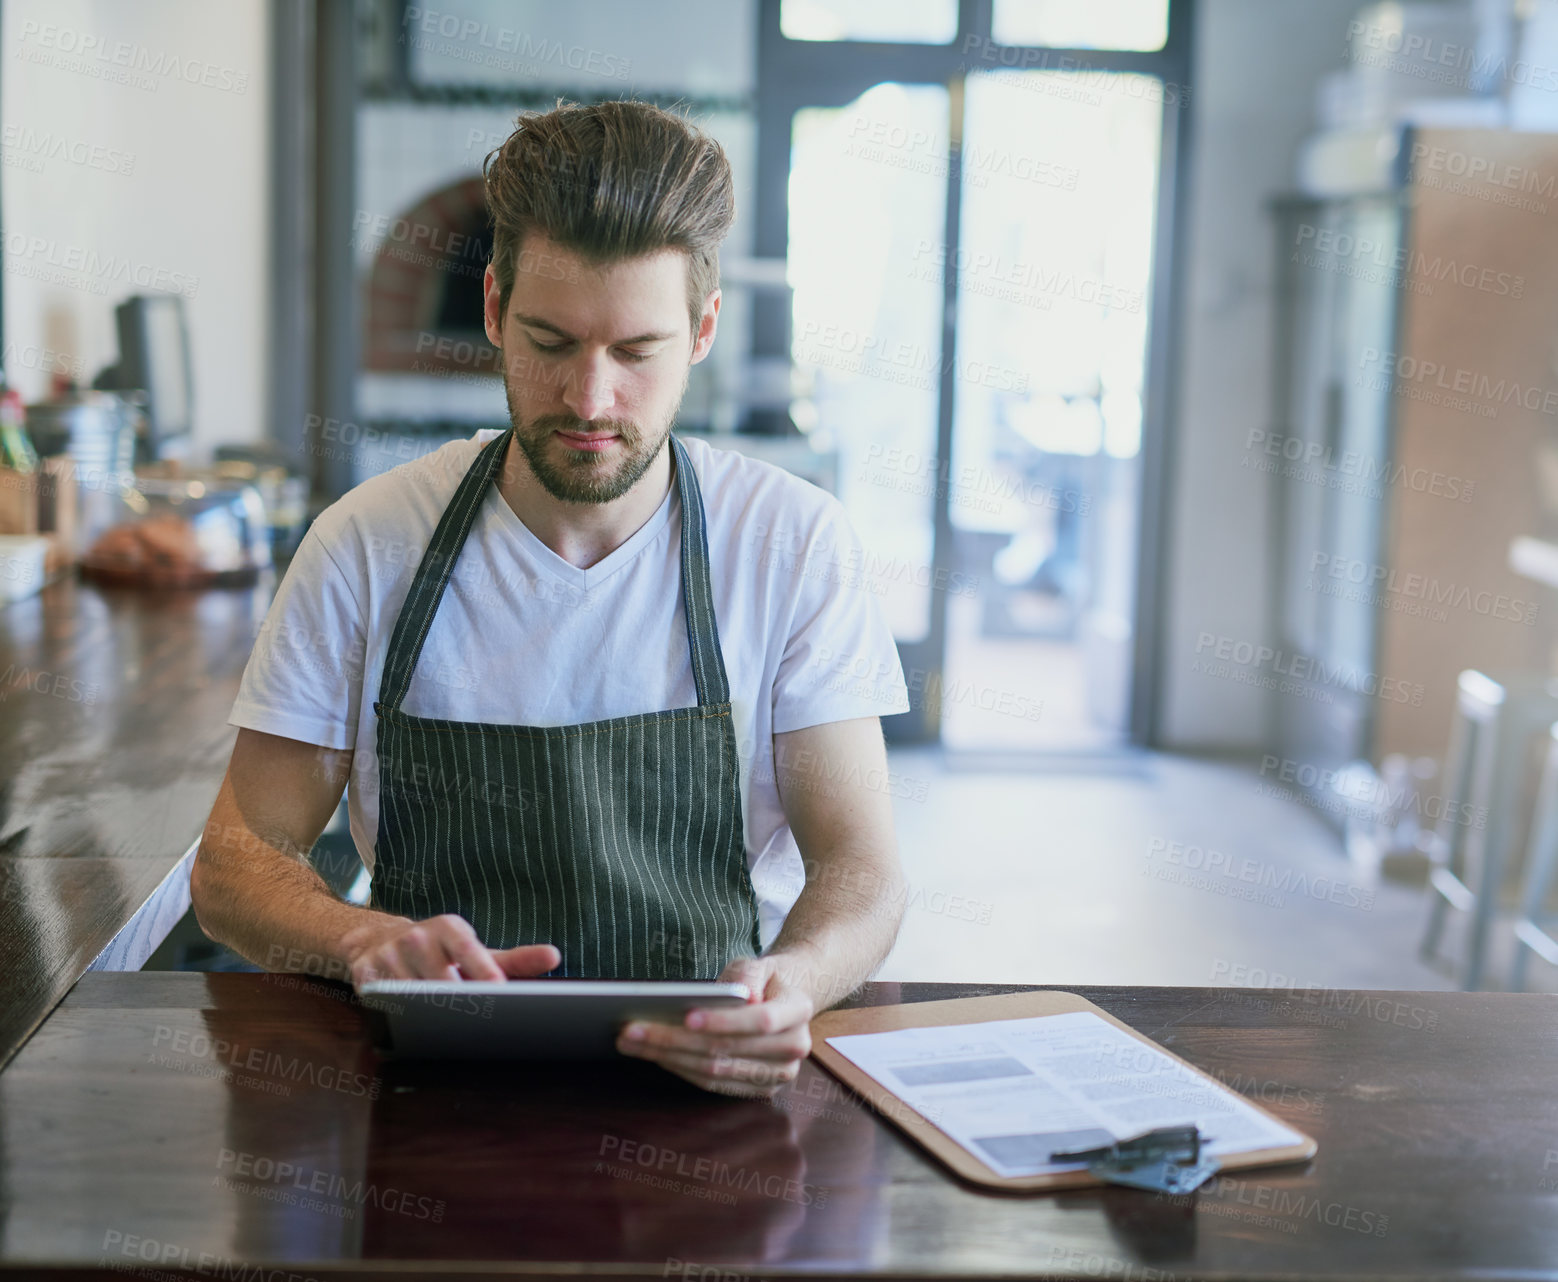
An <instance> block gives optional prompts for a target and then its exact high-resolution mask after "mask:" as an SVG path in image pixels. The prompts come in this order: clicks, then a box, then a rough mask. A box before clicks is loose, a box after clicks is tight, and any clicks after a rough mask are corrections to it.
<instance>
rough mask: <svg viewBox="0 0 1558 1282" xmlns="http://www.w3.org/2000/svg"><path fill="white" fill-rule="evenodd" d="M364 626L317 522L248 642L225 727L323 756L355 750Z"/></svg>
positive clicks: (364, 646) (362, 663)
mask: <svg viewBox="0 0 1558 1282" xmlns="http://www.w3.org/2000/svg"><path fill="white" fill-rule="evenodd" d="M366 653H367V627H366V622H365V618H364V615H363V612H362V609H361V608H360V606H359V604H358V600H357V596H356V594H355V592H354V591H353V587H352V584H351V582H350V581H349V580H348V578H347V576H346V574H345V573H343V572H342V570H341V568H340V566H339V565H338V564H337V563H336V560H335V558H334V556H332V555H331V552H330V549H329V547H328V546H326V543H325V539H324V537H322V536H321V534H320V524H319V522H318V521H316V522H315V523H314V524H313V525H312V526H310V527H309V530H308V532H307V533H306V534H305V535H304V536H303V539H302V541H301V542H300V543H299V544H298V550H297V553H296V555H294V556H293V558H292V562H291V564H290V565H289V566H288V567H287V571H286V574H285V576H284V577H283V578H282V581H281V586H280V587H279V588H277V590H276V597H275V599H274V600H273V601H272V602H271V607H270V611H269V612H268V613H267V614H266V616H265V622H264V623H263V624H262V625H261V627H260V633H259V636H258V637H256V638H255V643H254V650H253V652H252V653H251V654H250V655H249V663H248V666H247V667H245V668H244V672H243V680H242V682H241V683H240V684H239V687H238V699H237V701H236V702H235V703H234V704H233V711H232V715H231V716H229V717H228V719H227V720H228V724H229V725H235V726H242V727H245V728H247V729H250V730H260V731H263V732H264V733H266V734H274V735H281V736H283V737H284V738H288V739H298V740H301V741H302V742H304V743H312V744H318V745H319V746H320V747H323V748H351V747H354V746H355V744H356V742H357V718H358V713H359V710H360V708H361V705H362V683H363V665H364V659H365V655H366Z"/></svg>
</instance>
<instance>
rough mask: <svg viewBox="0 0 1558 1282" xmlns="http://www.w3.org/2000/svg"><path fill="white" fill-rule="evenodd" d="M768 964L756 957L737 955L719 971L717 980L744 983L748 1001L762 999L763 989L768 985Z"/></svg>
mask: <svg viewBox="0 0 1558 1282" xmlns="http://www.w3.org/2000/svg"><path fill="white" fill-rule="evenodd" d="M768 975H769V966H768V965H767V964H766V963H765V962H763V961H762V960H761V959H760V958H757V957H737V958H736V959H735V961H733V962H731V963H730V964H729V965H727V966H726V967H725V969H724V970H722V971H720V974H719V982H720V983H722V984H745V985H746V986H747V989H748V994H749V995H748V997H747V1001H748V1002H760V1001H762V1000H763V996H764V989H766V988H767V986H768Z"/></svg>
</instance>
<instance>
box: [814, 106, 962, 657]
mask: <svg viewBox="0 0 1558 1282" xmlns="http://www.w3.org/2000/svg"><path fill="white" fill-rule="evenodd" d="M947 108H948V98H947V91H946V89H945V88H943V87H942V86H941V85H899V84H881V85H877V86H875V87H874V88H872V89H869V90H867V91H866V93H865V94H863V95H862V96H861V97H860V98H858V99H856V100H855V101H854V102H853V103H851V104H850V105H849V106H847V107H836V108H835V107H808V108H806V109H804V110H802V111H799V112H797V113H796V114H795V118H794V123H793V125H792V130H791V135H790V136H791V153H790V193H789V195H790V245H789V278H790V284H791V286H792V287H793V289H794V291H795V304H794V321H793V325H794V327H793V330H792V336H791V337H792V341H791V360H792V361H793V363H794V365H795V367H796V371H797V378H798V380H799V381H800V383H801V385H802V387H803V388H804V389H805V395H804V397H803V399H804V400H805V401H807V402H809V404H810V408H809V409H808V410H804V411H803V410H799V409H797V408H794V407H792V410H791V412H792V414H800V415H802V416H810V417H812V418H813V419H814V425H813V426H812V428H811V432H812V436H813V437H814V438H816V439H819V440H820V441H821V442H822V444H823V445H824V446H826V447H827V448H831V449H835V450H836V451H837V456H838V497H839V499H840V501H842V502H843V504H844V507H845V509H846V510H847V511H848V512H849V515H850V518H851V520H852V521H853V523H854V525H855V528H856V530H857V531H858V532H859V534H860V537H861V540H862V542H863V543H864V545H865V548H864V552H865V557H864V560H863V562H862V563H861V564H860V565H858V566H856V565H852V564H847V565H845V566H844V567H843V568H842V569H841V571H840V572H841V573H845V574H848V575H850V576H851V577H853V578H857V579H860V580H863V581H864V582H865V584H866V587H867V590H868V591H870V592H872V593H873V594H875V595H876V596H877V598H878V599H879V600H880V601H881V604H882V610H883V613H884V614H885V615H886V617H887V621H888V623H889V624H890V625H891V626H892V629H893V635H894V636H895V637H897V639H898V640H900V641H905V642H916V641H920V640H923V639H924V638H925V636H926V635H927V634H928V633H929V631H930V619H931V595H930V593H931V585H932V582H933V579H932V565H931V561H932V556H931V552H932V547H933V544H934V534H935V526H934V514H933V509H934V503H935V486H934V482H933V481H932V480H930V479H928V478H929V477H930V476H932V475H933V474H934V470H935V457H936V413H937V405H938V401H939V397H940V392H941V383H940V365H941V315H942V285H941V280H940V277H939V275H938V273H936V272H935V271H932V270H930V267H931V265H932V263H933V262H934V255H933V254H932V252H931V251H932V249H933V247H934V246H937V245H940V244H941V243H942V241H943V239H944V237H945V234H946V222H947V220H946V208H947V153H948V139H947ZM797 421H800V420H799V418H798V419H797Z"/></svg>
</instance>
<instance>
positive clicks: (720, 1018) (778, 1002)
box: [688, 993, 812, 1035]
mask: <svg viewBox="0 0 1558 1282" xmlns="http://www.w3.org/2000/svg"><path fill="white" fill-rule="evenodd" d="M694 1016H696V1017H697V1018H696V1019H695V1018H694ZM811 1016H812V1009H811V1002H810V1001H809V1000H808V999H807V998H806V997H805V996H803V995H802V994H800V993H781V994H780V995H779V996H777V997H775V998H774V999H773V1000H772V1001H766V1002H751V1003H749V1004H748V1005H746V1006H736V1007H726V1008H724V1009H719V1008H716V1007H703V1008H700V1009H698V1010H695V1011H689V1012H688V1026H689V1027H690V1028H693V1029H696V1030H697V1031H698V1032H704V1033H737V1034H748V1035H750V1034H755V1033H776V1032H778V1031H779V1030H781V1029H784V1028H790V1027H793V1026H794V1025H796V1024H807V1023H810V1022H811Z"/></svg>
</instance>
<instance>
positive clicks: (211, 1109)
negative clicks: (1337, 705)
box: [0, 973, 1558, 1282]
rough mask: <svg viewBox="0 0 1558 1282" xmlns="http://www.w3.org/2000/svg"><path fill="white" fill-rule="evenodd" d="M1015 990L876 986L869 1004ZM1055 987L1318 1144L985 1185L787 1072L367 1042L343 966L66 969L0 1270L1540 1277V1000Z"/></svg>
mask: <svg viewBox="0 0 1558 1282" xmlns="http://www.w3.org/2000/svg"><path fill="white" fill-rule="evenodd" d="M1009 991H1017V989H1016V988H1015V987H1014V986H996V985H991V986H975V985H945V984H903V985H899V984H878V985H872V986H870V987H869V988H868V990H867V991H866V992H865V993H864V994H863V999H864V1000H865V1001H868V1002H872V1003H892V1002H900V1001H923V1000H935V999H943V998H949V997H959V996H967V995H978V994H984V993H994V992H1009ZM1076 991H1079V992H1080V993H1082V994H1083V995H1084V996H1086V997H1087V998H1088V999H1089V1000H1091V1001H1093V1002H1095V1003H1097V1004H1098V1005H1099V1006H1100V1007H1102V1008H1103V1009H1104V1010H1107V1011H1109V1012H1110V1013H1111V1014H1113V1015H1114V1016H1116V1017H1117V1018H1119V1019H1121V1020H1123V1021H1124V1022H1125V1023H1127V1024H1128V1025H1130V1026H1131V1027H1132V1028H1134V1029H1136V1030H1138V1031H1139V1032H1142V1033H1144V1034H1146V1035H1147V1036H1150V1037H1152V1038H1154V1039H1155V1040H1157V1041H1158V1042H1160V1043H1162V1044H1163V1045H1164V1046H1166V1047H1168V1048H1170V1049H1171V1050H1173V1051H1174V1053H1176V1054H1178V1055H1180V1056H1183V1057H1184V1058H1185V1059H1186V1060H1188V1061H1189V1062H1190V1063H1192V1064H1194V1065H1196V1066H1197V1067H1199V1068H1201V1069H1202V1070H1204V1071H1206V1072H1208V1073H1210V1074H1212V1075H1213V1076H1214V1077H1216V1078H1217V1079H1218V1080H1219V1081H1222V1082H1224V1083H1226V1084H1227V1085H1229V1086H1230V1087H1231V1088H1233V1089H1235V1090H1237V1091H1239V1092H1240V1093H1241V1094H1244V1095H1246V1096H1247V1097H1249V1098H1250V1099H1252V1100H1256V1101H1258V1102H1259V1103H1260V1104H1261V1105H1262V1106H1263V1107H1265V1108H1267V1109H1268V1110H1270V1111H1271V1112H1272V1113H1274V1114H1275V1115H1277V1116H1278V1117H1281V1118H1283V1119H1284V1120H1286V1121H1289V1122H1291V1123H1292V1124H1293V1125H1294V1126H1296V1127H1298V1128H1299V1129H1301V1130H1303V1131H1305V1132H1307V1133H1309V1134H1311V1135H1313V1136H1314V1137H1315V1138H1316V1139H1317V1140H1318V1141H1319V1145H1320V1148H1319V1153H1318V1155H1317V1156H1316V1157H1315V1158H1314V1159H1313V1160H1312V1161H1310V1162H1308V1163H1307V1164H1302V1165H1297V1166H1290V1167H1278V1168H1271V1169H1269V1170H1251V1171H1246V1172H1236V1173H1232V1174H1230V1175H1228V1176H1223V1177H1218V1178H1217V1179H1215V1180H1214V1181H1213V1182H1212V1183H1210V1184H1208V1185H1207V1186H1205V1187H1204V1188H1203V1189H1202V1190H1201V1191H1200V1192H1199V1193H1198V1194H1196V1195H1194V1196H1191V1197H1184V1198H1167V1197H1160V1196H1157V1195H1154V1194H1150V1193H1142V1192H1138V1191H1135V1190H1129V1189H1089V1190H1076V1191H1070V1192H1062V1193H1051V1194H1025V1195H1013V1194H1001V1193H994V1192H990V1191H986V1190H982V1189H979V1188H977V1187H975V1186H973V1185H970V1184H965V1183H962V1182H960V1181H958V1180H957V1179H956V1178H954V1177H952V1176H951V1175H949V1174H948V1173H947V1171H946V1170H945V1168H944V1167H943V1166H942V1165H941V1164H940V1163H939V1162H937V1161H936V1160H935V1159H933V1158H932V1157H930V1156H929V1155H927V1154H925V1153H924V1152H922V1151H921V1150H919V1149H918V1148H917V1147H916V1146H915V1145H913V1144H912V1143H910V1142H909V1141H907V1140H906V1139H904V1138H903V1137H902V1136H901V1135H900V1134H899V1133H898V1132H897V1131H896V1130H895V1129H894V1128H893V1127H891V1126H890V1125H888V1124H887V1123H885V1122H884V1121H882V1120H881V1119H879V1118H877V1117H876V1116H875V1115H874V1114H872V1113H871V1112H870V1111H869V1110H868V1109H867V1108H866V1107H864V1106H863V1105H862V1104H861V1103H860V1102H859V1101H858V1100H857V1099H856V1097H855V1096H854V1095H853V1094H852V1093H851V1092H849V1091H848V1089H847V1088H845V1087H844V1086H843V1085H842V1084H841V1083H839V1082H837V1081H835V1080H834V1079H833V1078H831V1077H830V1076H828V1075H827V1074H826V1073H824V1072H822V1071H821V1070H820V1069H818V1068H817V1067H816V1066H815V1065H811V1064H808V1065H807V1066H806V1067H805V1069H804V1070H803V1073H802V1076H801V1077H800V1079H799V1080H798V1081H797V1082H796V1083H795V1084H794V1085H793V1087H792V1088H790V1089H789V1090H787V1091H786V1092H785V1093H784V1094H783V1095H781V1096H780V1097H779V1098H778V1099H777V1100H775V1101H774V1102H771V1103H765V1102H750V1101H740V1100H733V1099H725V1098H719V1097H714V1096H710V1095H706V1094H703V1093H701V1092H699V1091H697V1090H695V1089H693V1088H692V1087H689V1086H686V1085H685V1084H683V1083H681V1082H680V1081H679V1080H678V1079H675V1078H673V1077H671V1076H669V1075H668V1074H665V1073H664V1072H662V1071H660V1070H659V1069H656V1068H655V1067H654V1066H652V1065H648V1064H644V1063H640V1062H630V1061H613V1062H601V1063H593V1064H584V1065H572V1066H570V1065H566V1064H555V1063H554V1064H535V1063H509V1064H486V1065H463V1064H451V1063H439V1064H411V1063H389V1062H381V1061H379V1060H378V1059H377V1057H376V1055H375V1053H374V1052H373V1050H372V1048H371V1045H370V1041H369V1027H368V1024H367V1022H366V1018H365V1013H364V1012H363V1011H362V1010H361V1009H360V1008H359V1007H358V1006H357V1005H356V1004H355V1002H354V1001H353V1000H352V998H351V994H350V992H349V991H348V990H346V989H344V988H342V987H339V986H332V985H328V984H325V983H322V982H319V981H313V980H307V979H300V978H293V977H280V976H262V975H230V974H212V975H199V974H171V973H170V974H99V973H93V974H90V975H87V976H86V977H84V978H83V979H82V980H81V982H80V983H79V984H78V985H77V986H76V988H75V989H74V990H73V991H72V992H71V994H70V995H69V997H68V998H67V999H66V1000H65V1001H64V1002H63V1003H62V1004H61V1005H60V1007H59V1008H58V1010H57V1011H56V1012H55V1013H54V1014H53V1015H52V1016H51V1017H50V1018H49V1019H48V1021H47V1022H46V1023H45V1024H44V1026H43V1028H42V1029H40V1031H39V1032H38V1034H37V1035H36V1036H35V1037H34V1038H33V1039H32V1040H31V1041H30V1042H29V1043H28V1045H27V1046H26V1047H24V1048H23V1050H22V1052H21V1053H20V1054H19V1055H18V1056H17V1058H16V1059H15V1060H14V1061H13V1063H12V1064H11V1066H10V1067H9V1068H8V1069H7V1070H6V1071H5V1072H4V1073H0V1126H3V1144H0V1197H3V1198H4V1203H5V1206H4V1216H3V1221H0V1222H3V1223H4V1225H5V1233H4V1239H3V1243H0V1266H3V1267H4V1268H5V1269H9V1270H14V1271H21V1272H25V1271H27V1270H28V1269H29V1268H32V1267H35V1266H48V1267H49V1268H50V1270H51V1271H50V1273H49V1276H52V1277H69V1276H82V1277H85V1276H91V1275H92V1273H93V1271H96V1272H98V1273H99V1274H100V1275H102V1276H107V1275H108V1274H109V1273H110V1272H119V1273H121V1274H122V1273H123V1272H124V1271H125V1270H127V1269H131V1270H133V1269H140V1270H145V1272H144V1273H142V1274H140V1276H146V1277H160V1276H186V1277H213V1276H244V1277H249V1276H257V1277H278V1278H279V1277H285V1276H288V1275H295V1276H297V1277H300V1278H301V1277H308V1276H313V1277H319V1278H324V1277H327V1276H328V1277H345V1276H350V1277H386V1278H387V1277H400V1278H405V1277H411V1276H434V1275H458V1276H474V1277H499V1276H525V1277H558V1278H562V1277H572V1278H577V1277H580V1276H602V1277H613V1278H649V1277H657V1278H661V1277H683V1278H689V1279H691V1278H698V1279H707V1280H718V1282H725V1280H727V1279H758V1278H773V1277H789V1276H806V1277H839V1276H870V1277H884V1278H887V1277H891V1278H907V1277H917V1278H924V1277H1067V1278H1084V1277H1085V1278H1104V1277H1108V1278H1119V1279H1131V1280H1133V1282H1151V1280H1154V1279H1166V1278H1169V1277H1173V1278H1179V1279H1188V1278H1215V1279H1235V1278H1238V1279H1277V1278H1298V1277H1313V1278H1327V1279H1344V1278H1345V1279H1357V1278H1365V1277H1428V1278H1452V1277H1454V1278H1465V1277H1474V1276H1475V1277H1478V1278H1484V1279H1492V1278H1510V1279H1513V1278H1517V1277H1518V1278H1535V1277H1551V1276H1558V1092H1555V1091H1554V1090H1553V1087H1552V1065H1553V1052H1554V1049H1555V1047H1558V999H1554V998H1552V997H1548V996H1542V995H1535V994H1527V995H1522V994H1491V993H1473V994H1462V993H1365V992H1346V991H1337V990H1307V991H1303V992H1298V993H1289V992H1281V991H1278V992H1271V991H1266V990H1251V989H1244V990H1240V989H1169V988H1162V989H1154V988H1131V989H1121V988H1082V989H1078V990H1076ZM224 1270H225V1271H224ZM255 1270H263V1271H260V1272H255ZM275 1270H280V1272H275Z"/></svg>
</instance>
